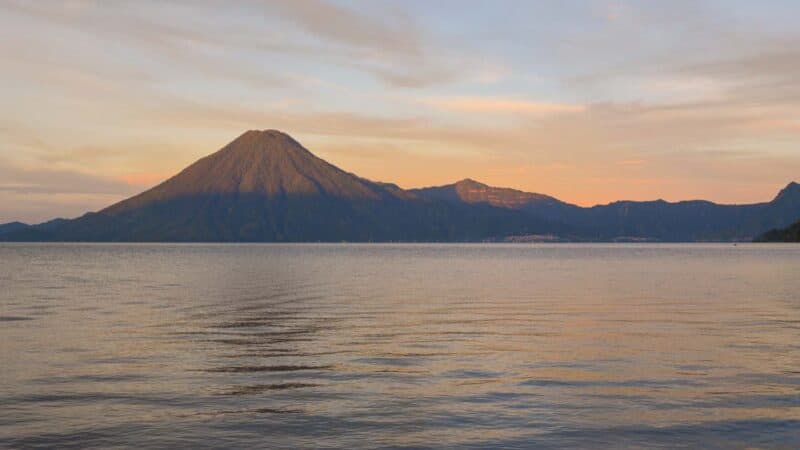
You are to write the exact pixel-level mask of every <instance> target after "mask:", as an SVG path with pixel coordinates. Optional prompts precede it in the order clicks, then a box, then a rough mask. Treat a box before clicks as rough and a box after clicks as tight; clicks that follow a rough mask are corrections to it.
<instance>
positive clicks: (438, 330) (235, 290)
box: [0, 244, 800, 449]
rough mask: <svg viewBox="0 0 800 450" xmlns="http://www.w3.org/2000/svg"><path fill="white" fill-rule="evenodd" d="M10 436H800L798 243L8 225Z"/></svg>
mask: <svg viewBox="0 0 800 450" xmlns="http://www.w3.org/2000/svg"><path fill="white" fill-rule="evenodd" d="M0 358H2V362H1V363H0V446H4V447H14V448H19V447H22V448H25V447H36V446H41V447H58V448H87V447H97V448H109V447H137V448H164V447H193V448H204V447H247V448H253V447H262V448H264V447H268V448H304V447H328V448H353V447H357V448H363V447H367V448H375V447H392V448H398V447H408V448H418V447H445V448H497V447H504V448H530V447H535V448H564V447H568V448H608V449H618V448H676V447H687V448H787V449H788V448H800V246H791V245H754V244H746V245H742V244H740V245H738V246H734V245H732V244H686V245H672V244H670V245H666V244H665V245H657V244H646V245H645V244H642V245H639V244H619V245H615V244H607V245H606V244H586V245H583V244H581V245H577V244H575V245H573V244H553V245H542V244H530V245H525V244H519V245H502V244H496V245H479V244H476V245H453V244H442V245H427V244H419V245H416V244H397V245H391V244H387V245H370V244H365V245H350V244H331V245H325V244H319V245H316V244H301V245H256V244H254V245H158V244H153V245H145V244H137V245H127V244H3V245H0Z"/></svg>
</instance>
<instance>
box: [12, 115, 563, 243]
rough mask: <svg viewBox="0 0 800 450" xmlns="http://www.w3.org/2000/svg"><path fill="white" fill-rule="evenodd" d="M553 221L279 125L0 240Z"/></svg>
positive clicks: (375, 236) (411, 231) (340, 232)
mask: <svg viewBox="0 0 800 450" xmlns="http://www.w3.org/2000/svg"><path fill="white" fill-rule="evenodd" d="M556 228H558V226H556V225H555V224H551V223H549V222H548V221H546V220H541V219H535V218H531V217H529V216H527V215H526V214H524V213H522V212H520V211H515V210H511V209H507V208H497V207H493V206H491V205H485V206H482V207H479V208H475V207H465V206H463V205H458V204H453V203H450V202H444V201H438V200H435V199H428V198H423V197H421V196H418V195H416V194H414V193H412V192H409V191H405V190H403V189H400V188H399V187H397V186H395V185H393V184H389V183H379V182H374V181H370V180H367V179H364V178H361V177H359V176H356V175H354V174H352V173H349V172H346V171H344V170H341V169H339V168H338V167H336V166H334V165H332V164H330V163H328V162H326V161H324V160H322V159H320V158H318V157H317V156H315V155H314V154H312V153H311V152H310V151H308V150H307V149H306V148H305V147H303V146H302V145H301V144H300V143H299V142H297V141H296V140H294V139H293V138H292V137H291V136H289V135H288V134H286V133H283V132H280V131H276V130H263V131H261V130H251V131H247V132H245V133H244V134H242V135H241V136H239V137H238V138H236V139H235V140H234V141H232V142H231V143H229V144H228V145H226V146H225V147H223V148H222V149H220V150H219V151H217V152H215V153H213V154H211V155H209V156H206V157H204V158H202V159H200V160H198V161H197V162H195V163H194V164H192V165H190V166H189V167H187V168H186V169H184V170H183V171H181V172H180V173H178V174H177V175H175V176H173V177H172V178H170V179H168V180H166V181H164V182H163V183H161V184H159V185H158V186H155V187H154V188H152V189H150V190H148V191H145V192H142V193H141V194H138V195H136V196H134V197H131V198H129V199H126V200H123V201H121V202H119V203H116V204H114V205H111V206H109V207H107V208H105V209H103V210H101V211H99V212H96V213H89V214H86V215H84V216H82V217H80V218H78V219H74V220H70V221H66V222H64V223H63V224H61V225H60V226H59V227H58V228H56V229H53V230H42V229H36V228H34V227H31V228H29V229H28V230H24V231H21V232H15V233H9V234H7V235H6V236H7V237H9V238H10V239H8V240H59V241H111V242H114V241H130V242H148V241H151V242H237V241H244V242H284V241H285V242H299V241H304V242H315V241H326V242H336V241H472V240H482V239H487V238H490V239H491V238H494V237H499V236H504V235H508V234H519V233H524V234H530V233H545V232H552V231H553V230H555V229H556Z"/></svg>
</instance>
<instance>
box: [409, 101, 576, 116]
mask: <svg viewBox="0 0 800 450" xmlns="http://www.w3.org/2000/svg"><path fill="white" fill-rule="evenodd" d="M422 103H424V104H428V105H431V106H434V107H436V108H439V109H446V110H452V111H461V112H491V113H525V114H536V115H544V114H561V113H576V112H583V111H585V110H586V107H585V106H583V105H574V104H567V103H543V102H532V101H528V100H517V99H513V98H492V97H445V98H429V99H423V100H422Z"/></svg>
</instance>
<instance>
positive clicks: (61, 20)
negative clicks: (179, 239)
mask: <svg viewBox="0 0 800 450" xmlns="http://www.w3.org/2000/svg"><path fill="white" fill-rule="evenodd" d="M798 23H800V4H798V3H797V2H796V1H785V2H778V1H770V2H754V1H730V0H725V1H716V2H713V1H706V2H693V1H686V2H683V1H652V2H647V1H636V2H633V1H631V2H622V1H559V2H555V1H553V2H549V1H548V2H545V1H542V2H534V1H519V2H512V1H491V2H490V1H480V2H466V1H419V2H412V1H340V2H339V1H337V2H334V1H322V0H302V1H300V0H291V1H285V2H272V1H249V2H248V1H237V2H232V1H198V0H191V1H189V0H186V1H180V0H175V1H152V2H150V1H141V0H137V1H127V2H123V1H110V0H109V1H100V0H98V1H88V0H87V1H78V0H76V1H64V2H57V1H14V0H0V68H1V69H2V71H1V72H0V73H2V75H0V77H2V83H0V98H2V103H1V104H0V144H1V145H0V223H2V222H8V221H12V220H22V221H28V222H37V221H42V220H46V219H50V218H53V217H57V216H62V217H74V216H78V215H80V214H82V213H84V212H86V211H89V210H97V209H99V208H102V207H103V206H106V205H109V204H111V203H113V202H115V201H118V200H121V199H123V198H125V197H127V196H129V195H131V194H134V193H136V192H139V191H141V190H143V189H145V188H148V187H150V186H152V185H154V184H156V183H157V182H160V181H162V180H163V179H165V178H167V177H169V176H171V175H173V174H174V173H176V172H177V171H179V170H180V169H182V168H183V167H185V166H186V165H188V164H190V163H191V162H193V161H194V160H196V159H198V158H200V157H202V156H205V155H206V154H209V153H211V152H213V151H216V150H217V149H219V148H220V147H222V146H223V145H225V144H226V143H227V142H229V141H231V140H233V139H234V138H235V137H236V136H238V135H239V134H241V133H242V132H243V131H245V130H248V129H270V128H273V129H280V130H282V131H285V132H287V133H289V134H291V135H292V136H294V137H295V138H296V139H297V140H299V141H300V142H301V143H303V144H304V145H305V146H306V147H307V148H308V149H310V150H311V151H312V152H314V153H315V154H317V155H318V156H320V157H322V158H324V159H326V160H328V161H330V162H332V163H334V164H336V165H338V166H339V167H341V168H343V169H345V170H347V171H350V172H354V173H357V174H358V175H361V176H364V177H367V178H370V179H374V180H379V181H391V182H395V183H398V184H399V185H400V186H402V187H407V188H408V187H420V186H428V185H437V184H446V183H451V182H454V181H456V180H458V179H461V178H465V177H470V178H474V179H477V180H479V181H482V182H485V183H487V184H491V185H497V186H508V187H514V188H517V189H522V190H526V191H532V192H540V193H546V194H549V195H553V196H555V197H558V198H560V199H562V200H564V201H568V202H572V203H577V204H581V205H591V204H596V203H607V202H610V201H614V200H619V199H633V200H645V199H657V198H663V199H666V200H681V199H694V198H706V199H709V200H714V201H718V202H725V203H745V202H757V201H767V200H770V199H771V198H772V197H773V196H774V195H775V194H776V193H777V191H778V190H779V189H780V188H781V187H783V186H785V185H786V184H787V183H788V182H789V181H792V180H795V181H800V82H799V81H798V80H800V26H798Z"/></svg>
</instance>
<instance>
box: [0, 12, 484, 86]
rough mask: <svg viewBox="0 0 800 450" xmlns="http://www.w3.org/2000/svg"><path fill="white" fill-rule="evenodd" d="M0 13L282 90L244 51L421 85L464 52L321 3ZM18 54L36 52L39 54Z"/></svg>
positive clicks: (437, 78)
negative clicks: (117, 42) (103, 38)
mask: <svg viewBox="0 0 800 450" xmlns="http://www.w3.org/2000/svg"><path fill="white" fill-rule="evenodd" d="M2 10H5V11H7V12H11V13H14V14H17V15H22V16H23V17H26V18H33V19H35V20H39V21H44V22H46V23H49V24H51V25H55V26H59V27H66V28H68V29H72V30H76V31H81V32H90V33H94V34H97V35H104V36H109V37H110V38H111V39H113V40H118V39H120V38H122V39H123V40H124V41H123V42H125V41H127V42H128V43H131V42H132V43H135V44H137V45H139V46H142V47H143V48H145V49H146V50H147V51H148V52H150V53H151V54H155V55H161V57H160V59H161V60H160V61H159V62H160V63H161V64H169V65H170V68H171V69H172V70H174V69H180V68H181V66H185V68H195V69H197V71H196V72H195V73H194V74H193V76H194V77H202V76H205V77H216V78H225V79H230V80H234V81H239V82H242V83H247V84H253V85H261V86H262V87H264V86H268V87H275V88H280V87H286V86H288V85H291V84H292V83H293V81H295V80H296V77H295V76H294V75H293V74H291V73H288V71H285V70H283V69H281V67H280V64H270V65H269V70H268V71H267V70H263V68H262V67H261V65H260V64H258V63H257V61H259V58H253V57H252V53H260V54H262V57H263V56H265V55H266V56H271V57H279V58H286V59H292V60H300V61H302V63H305V64H307V63H316V64H325V65H333V66H337V67H341V68H346V69H349V70H355V71H359V72H364V73H367V74H370V75H371V76H373V77H375V78H377V79H378V80H381V81H382V82H384V83H387V84H388V85H391V86H395V87H406V88H408V87H414V88H417V87H425V86H430V85H435V84H440V83H445V82H450V81H452V80H454V79H458V78H463V77H468V76H469V73H465V69H466V67H465V65H466V63H467V62H468V61H467V58H463V57H460V56H458V55H455V54H454V53H453V52H450V51H446V50H445V49H442V48H439V47H437V46H436V45H435V43H434V42H431V41H426V40H425V39H426V37H427V33H426V32H425V30H424V29H422V28H421V27H419V26H418V25H417V24H416V23H415V22H414V21H413V20H412V19H411V18H410V17H408V16H405V15H404V14H402V13H398V12H397V11H391V13H392V14H387V11H384V10H380V9H379V10H378V11H377V12H376V14H373V15H366V14H364V13H362V12H359V11H358V10H356V9H353V8H346V7H343V6H340V5H337V4H334V3H332V2H328V1H324V0H297V1H295V0H293V1H286V2H262V1H255V0H252V1H244V2H239V3H236V4H234V5H229V4H227V3H222V2H216V1H212V0H208V1H204V2H203V1H181V0H176V1H174V2H171V3H169V4H167V5H163V4H161V2H148V1H142V2H137V3H136V4H119V3H111V2H109V3H103V2H101V3H96V4H92V5H89V4H83V5H82V7H81V8H77V9H76V8H69V7H66V6H64V7H53V5H49V4H48V5H36V4H31V3H26V2H16V1H13V0H12V1H10V2H7V3H5V4H3V5H0V11H2ZM121 10H123V11H121ZM209 17H214V18H217V17H219V18H220V19H219V20H208V18H209ZM170 18H172V20H170ZM23 44H24V46H25V47H28V45H29V42H20V45H16V46H15V47H21V46H22V45H23ZM12 48H13V47H12ZM43 53H46V52H43ZM31 55H32V56H31ZM25 57H28V58H31V59H36V58H40V56H39V54H38V52H36V53H30V52H29V53H28V54H27V56H25ZM52 59H53V58H52V57H51V58H50V60H51V61H50V62H52ZM254 61H255V62H254ZM65 62H66V63H69V61H68V60H67V61H65ZM226 62H227V63H226ZM176 63H179V64H178V65H177V66H176ZM456 64H457V65H458V67H459V70H455V68H454V66H455V65H456ZM93 68H94V67H93ZM129 69H130V70H135V66H132V67H130V68H129ZM476 70H477V69H476Z"/></svg>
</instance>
